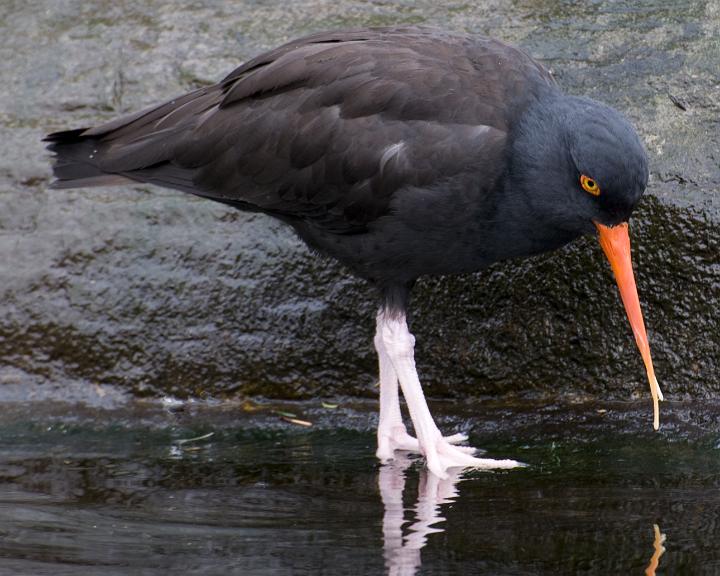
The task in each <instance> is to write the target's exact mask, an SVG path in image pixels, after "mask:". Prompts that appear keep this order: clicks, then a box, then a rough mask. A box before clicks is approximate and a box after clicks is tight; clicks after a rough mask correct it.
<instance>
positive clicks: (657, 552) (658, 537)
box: [645, 524, 665, 576]
mask: <svg viewBox="0 0 720 576" xmlns="http://www.w3.org/2000/svg"><path fill="white" fill-rule="evenodd" d="M653 531H654V532H655V540H654V542H653V555H652V558H650V564H648V567H647V568H645V576H655V570H657V567H658V565H659V564H660V556H662V555H663V552H665V546H663V544H664V543H665V534H663V533H662V532H660V527H659V526H658V525H657V524H653Z"/></svg>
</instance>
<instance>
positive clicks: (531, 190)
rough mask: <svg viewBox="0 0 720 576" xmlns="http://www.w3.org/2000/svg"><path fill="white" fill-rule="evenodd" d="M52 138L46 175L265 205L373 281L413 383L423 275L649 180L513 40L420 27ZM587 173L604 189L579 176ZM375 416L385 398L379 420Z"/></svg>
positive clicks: (542, 233) (632, 144) (241, 74)
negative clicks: (413, 324) (415, 317)
mask: <svg viewBox="0 0 720 576" xmlns="http://www.w3.org/2000/svg"><path fill="white" fill-rule="evenodd" d="M46 140H47V141H48V142H50V145H49V148H50V149H51V150H52V151H53V152H55V154H56V156H57V160H56V164H55V176H56V177H57V181H56V182H55V184H54V186H55V187H56V188H70V187H77V186H95V185H102V184H118V183H122V182H124V181H129V180H130V181H139V182H149V183H152V184H158V185H160V186H165V187H170V188H175V189H178V190H182V191H184V192H190V193H192V194H196V195H199V196H203V197H206V198H209V199H211V200H215V201H218V202H223V203H225V204H229V205H231V206H234V207H236V208H239V209H241V210H252V211H259V212H264V213H267V214H270V215H272V216H274V217H276V218H279V219H281V220H283V221H284V222H286V223H288V224H289V225H291V226H292V227H293V228H294V229H295V230H296V231H297V233H298V234H299V235H300V237H301V238H302V239H303V240H305V242H307V244H309V245H310V246H311V247H313V248H314V249H316V250H318V251H320V252H322V253H325V254H327V255H330V256H332V257H334V258H336V259H338V260H339V261H341V262H343V263H344V264H345V265H347V266H348V267H349V268H350V269H352V270H353V271H354V272H355V273H356V274H358V275H359V276H362V277H364V278H366V279H368V280H370V281H371V282H373V283H375V284H376V285H377V286H378V288H379V289H380V290H381V292H382V294H383V296H384V305H383V310H384V311H385V313H384V314H383V313H381V315H380V317H379V328H378V334H381V332H382V330H381V328H382V327H383V326H385V325H384V324H383V322H382V321H381V320H382V318H385V319H386V320H387V322H390V320H389V318H391V317H393V318H398V317H399V318H401V319H402V322H401V324H400V325H398V326H400V327H399V328H398V327H395V328H393V329H392V330H391V332H393V330H394V332H393V334H394V336H392V335H391V336H387V337H384V336H382V335H381V336H380V341H378V339H377V338H376V346H378V353H379V354H380V357H381V380H382V377H383V373H382V372H383V370H382V359H383V350H381V349H383V348H384V351H385V352H388V351H389V353H388V357H389V358H390V360H391V362H390V364H389V365H390V366H392V370H391V372H387V374H390V376H388V378H392V377H393V376H394V377H396V380H395V381H396V382H397V378H399V380H400V384H401V385H402V386H403V391H404V393H405V395H406V397H407V396H408V394H409V393H411V392H409V391H408V390H407V389H406V386H405V382H404V381H403V380H404V379H406V380H407V379H408V378H410V377H409V376H407V375H405V374H404V371H405V370H406V368H407V367H400V364H399V360H398V354H399V353H398V352H397V351H396V350H395V347H399V348H402V346H401V345H400V344H398V342H400V343H402V342H406V341H408V338H407V336H409V333H408V334H407V335H404V334H405V332H407V329H406V326H405V324H404V322H405V321H404V312H405V307H406V305H407V298H408V294H409V290H410V288H411V287H412V284H413V282H414V281H415V280H416V279H417V278H418V277H419V276H421V275H424V274H449V273H460V272H469V271H473V270H478V269H481V268H483V267H485V266H487V265H489V264H490V263H492V262H495V261H497V260H502V259H506V258H511V257H520V256H527V255H530V254H535V253H539V252H543V251H547V250H552V249H555V248H558V247H560V246H562V245H563V244H565V243H567V242H569V241H571V240H573V239H574V238H576V237H578V236H580V235H582V234H586V233H591V232H594V231H595V230H596V226H597V225H598V224H600V225H604V226H605V227H612V226H615V225H616V224H619V223H621V222H624V221H626V220H627V219H628V217H629V216H630V213H631V212H632V210H633V208H634V206H635V204H636V203H637V201H638V200H639V198H640V196H641V194H642V193H643V191H644V189H645V185H646V183H647V177H648V169H647V159H646V155H645V152H644V150H643V147H642V145H641V143H640V141H639V139H638V137H637V135H636V134H635V131H634V130H633V128H632V127H631V126H630V125H629V123H628V122H627V121H626V120H625V119H624V118H623V117H622V116H621V115H620V114H619V113H618V112H616V111H615V110H613V109H611V108H608V107H607V106H604V105H602V104H600V103H598V102H594V101H592V100H589V99H586V98H577V97H572V96H566V95H564V94H563V93H562V92H561V91H560V90H559V88H558V87H557V85H556V84H555V82H554V80H553V78H552V76H551V75H550V74H549V73H548V72H547V71H546V70H545V69H544V68H543V67H542V66H541V65H540V64H538V63H537V62H536V61H534V60H533V59H532V58H531V57H529V56H528V55H527V54H525V53H524V52H522V51H521V50H518V49H516V48H513V47H510V46H508V45H506V44H503V43H501V42H498V41H496V40H492V39H489V38H483V37H471V36H465V35H457V34H451V33H447V32H443V31H440V30H436V29H428V28H415V27H405V28H381V29H363V30H354V31H338V32H329V33H321V34H315V35H313V36H309V37H306V38H303V39H300V40H296V41H293V42H290V43H289V44H286V45H284V46H281V47H279V48H277V49H275V50H272V51H270V52H268V53H266V54H262V55H260V56H258V57H257V58H255V59H253V60H251V61H249V62H247V63H246V64H244V65H242V66H240V67H239V68H237V69H236V70H234V71H233V72H231V73H230V74H229V75H228V76H227V77H226V78H225V79H223V80H222V81H221V82H220V83H218V84H216V85H214V86H211V87H208V88H202V89H199V90H196V91H194V92H191V93H189V94H186V95H184V96H181V97H179V98H176V99H174V100H171V101H169V102H166V103H164V104H161V105H159V106H155V107H152V108H150V109H147V110H144V111H142V112H139V113H137V114H133V115H131V116H127V117H125V118H120V119H118V120H114V121H112V122H109V123H107V124H105V125H102V126H99V127H95V128H89V129H80V130H71V131H67V132H59V133H55V134H51V135H50V136H48V137H47V139H46ZM582 175H587V176H590V177H591V178H593V179H594V180H595V181H596V182H597V183H598V184H599V185H600V188H601V193H600V194H599V195H594V194H589V193H588V192H587V191H586V190H583V188H582V187H581V186H580V183H579V179H580V177H581V176H582ZM599 228H600V227H598V229H599ZM601 233H602V230H601ZM628 262H629V260H628ZM633 288H634V283H633ZM623 298H625V296H624V295H623ZM626 306H627V302H626ZM638 310H639V309H638ZM393 326H394V325H393ZM403 326H404V328H403ZM398 330H399V332H398ZM403 330H404V331H405V332H403ZM643 334H644V328H643ZM410 338H412V337H410ZM399 348H398V349H399ZM390 349H392V350H390ZM411 353H412V346H410V355H411ZM648 358H649V352H648ZM407 369H408V370H409V368H407ZM412 370H414V366H413V367H412ZM649 370H650V368H649ZM395 387H396V388H397V384H396V385H395ZM423 402H424V400H423ZM409 404H410V402H409ZM410 410H411V415H412V416H413V421H414V422H415V424H416V428H418V422H417V418H416V414H412V413H413V407H412V405H411V406H410ZM398 413H399V408H398ZM428 415H429V413H428ZM382 419H383V414H382V410H381V428H382ZM427 434H430V433H429V432H428V433H427ZM427 434H425V436H427ZM432 434H434V432H432ZM432 434H430V435H432ZM380 435H381V434H380V432H379V441H380ZM418 436H419V440H420V446H419V449H420V450H421V451H422V452H423V453H426V454H427V452H428V450H429V449H428V448H427V446H426V445H425V444H427V442H425V441H424V440H423V438H420V436H422V433H421V432H418ZM380 443H381V444H382V442H381V441H380ZM395 444H397V445H394V447H395V448H397V447H402V446H403V445H402V442H399V443H398V442H396V443H395ZM454 449H456V450H457V448H454ZM380 451H381V450H380V449H379V452H380ZM428 461H429V464H430V465H431V468H433V469H434V471H436V472H438V473H442V472H443V471H444V468H447V465H444V468H443V467H442V466H435V465H434V464H433V462H431V456H430V455H428ZM451 461H452V462H455V461H456V460H452V459H451ZM435 468H437V469H435Z"/></svg>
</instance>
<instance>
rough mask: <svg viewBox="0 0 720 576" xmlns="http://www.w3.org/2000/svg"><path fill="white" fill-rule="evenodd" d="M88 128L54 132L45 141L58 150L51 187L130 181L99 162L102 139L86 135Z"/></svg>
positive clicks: (52, 148)
mask: <svg viewBox="0 0 720 576" xmlns="http://www.w3.org/2000/svg"><path fill="white" fill-rule="evenodd" d="M87 130H88V129H87V128H79V129H76V130H66V131H64V132H54V133H52V134H49V135H48V136H46V137H45V138H44V139H43V141H44V142H49V144H48V147H47V148H48V150H50V151H51V152H54V153H55V163H54V165H53V175H54V176H55V178H56V180H55V182H53V183H52V184H51V186H52V188H60V189H62V188H82V187H88V186H113V185H117V184H127V182H128V178H126V177H124V176H122V175H120V174H108V173H106V172H103V171H102V170H101V169H100V166H99V162H98V160H99V153H98V150H99V143H98V142H97V140H96V139H95V138H93V137H92V136H85V135H84V134H85V132H87Z"/></svg>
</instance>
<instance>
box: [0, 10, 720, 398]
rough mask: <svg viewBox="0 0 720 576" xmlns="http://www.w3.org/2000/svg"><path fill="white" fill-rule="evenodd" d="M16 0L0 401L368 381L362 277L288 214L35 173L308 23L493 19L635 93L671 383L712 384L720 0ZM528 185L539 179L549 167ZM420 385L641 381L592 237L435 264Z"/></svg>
mask: <svg viewBox="0 0 720 576" xmlns="http://www.w3.org/2000/svg"><path fill="white" fill-rule="evenodd" d="M477 4H478V3H461V2H451V3H445V4H443V5H438V4H436V3H435V2H431V1H428V0H426V1H422V2H405V1H398V2H385V1H379V0H378V1H367V2H362V1H353V0H339V1H333V2H329V1H312V0H300V1H297V2H292V3H288V2H279V1H276V0H273V1H270V2H257V1H252V0H245V1H242V2H217V1H215V0H198V1H196V2H192V3H186V4H183V5H182V6H181V5H180V4H179V3H176V2H171V1H169V0H149V1H148V0H143V1H140V0H128V1H126V2H122V3H116V2H110V1H105V0H87V1H85V0H84V1H80V0H57V1H56V0H52V1H50V0H45V1H40V0H30V1H27V2H14V1H11V2H5V3H3V5H2V6H1V7H0V78H2V81H3V82H2V84H3V87H4V89H3V90H2V91H0V127H1V129H2V134H3V138H2V139H1V140H0V280H1V282H0V397H2V398H5V399H14V398H17V399H25V398H27V397H35V398H47V397H50V398H61V399H71V400H83V401H91V400H93V399H97V398H98V394H100V395H102V394H103V393H104V394H105V395H106V396H105V397H106V398H122V395H123V394H133V395H148V394H170V395H176V396H196V397H206V396H209V397H225V396H235V395H243V394H249V395H265V396H275V397H289V398H294V397H303V396H305V397H307V396H312V395H318V394H322V395H324V396H327V395H330V394H355V395H369V394H374V389H373V386H374V379H375V369H376V367H375V357H374V351H373V348H372V345H371V337H372V333H373V329H374V326H373V320H374V319H373V317H374V309H375V305H376V302H375V300H374V294H373V293H372V291H371V290H370V289H369V288H368V287H367V286H366V285H364V284H363V283H362V282H361V281H358V280H355V279H353V278H352V277H350V276H349V275H348V274H347V273H346V272H345V271H344V270H343V269H342V268H341V267H339V266H338V265H336V264H334V263H332V262H329V261H325V260H321V259H318V258H316V257H314V256H313V255H311V254H310V253H309V252H308V250H307V249H306V248H305V247H304V246H303V245H302V244H301V242H300V241H299V240H297V239H296V238H295V237H294V235H293V234H292V233H291V232H290V231H289V230H288V229H286V228H285V227H283V226H282V225H281V224H279V223H277V222H275V221H273V220H272V219H270V218H267V217H264V216H258V215H248V214H243V213H240V212H236V211H233V210H231V209H229V208H226V207H223V206H220V205H216V204H212V203H210V202H207V201H201V200H198V199H195V198H191V197H189V196H186V195H183V194H181V193H176V192H173V191H167V190H161V189H157V188H152V187H148V186H139V185H138V186H128V187H124V188H123V187H120V188H105V189H87V190H71V191H52V190H48V183H49V179H50V169H49V160H48V155H47V154H46V153H45V151H44V149H43V145H42V144H41V142H40V139H41V138H42V136H43V135H44V134H45V133H47V132H50V131H53V130H60V129H67V128H74V127H78V126H85V125H93V124H97V123H99V122H103V121H106V120H108V119H110V118H112V117H114V116H117V115H119V114H122V113H126V112H129V111H132V110H136V109H139V108H141V107H143V106H146V105H149V104H152V103H154V102H157V101H159V100H163V99H167V98H170V97H172V96H174V95H178V94H180V93H183V92H185V91H187V90H189V89H192V88H194V87H196V86H198V85H202V84H204V83H210V82H214V81H216V80H218V79H219V78H221V77H222V76H223V75H224V74H225V73H227V72H228V71H229V70H231V69H232V68H233V67H235V66H236V65H238V64H239V63H240V62H241V61H243V60H246V59H248V58H250V57H252V56H253V55H255V54H257V53H259V52H260V51H262V50H265V49H269V48H271V47H273V46H275V45H277V44H279V43H281V42H284V41H287V40H289V39H291V38H293V37H297V36H301V35H304V34H307V33H310V32H313V31H317V30H322V29H329V28H338V27H355V26H364V25H386V24H394V23H423V24H431V25H439V26H444V27H447V28H451V29H457V30H467V31H470V32H475V33H482V34H490V35H493V36H495V37H498V38H500V39H503V40H506V41H509V42H512V43H515V44H517V45H519V46H521V47H523V48H524V49H526V50H527V51H528V52H530V53H531V54H533V55H534V56H536V57H537V58H539V59H541V60H542V61H543V62H544V63H545V64H546V65H547V66H549V67H550V68H551V69H552V70H553V72H554V73H555V75H556V77H557V78H558V81H559V82H560V84H561V85H562V86H563V87H564V88H565V89H566V90H567V91H568V92H570V93H575V94H585V95H588V96H591V97H594V98H597V99H599V100H603V101H605V102H607V103H608V104H610V105H612V106H615V107H617V108H618V109H620V110H622V111H624V112H625V113H626V114H627V115H628V116H629V117H630V118H631V119H632V121H633V122H634V123H635V124H636V125H637V127H638V130H639V132H640V134H641V136H642V138H643V139H644V141H645V144H646V146H647V148H648V151H649V153H650V157H651V180H650V184H649V188H648V192H647V194H646V196H645V199H644V200H643V202H642V205H641V207H640V209H639V210H638V212H637V213H636V215H635V218H634V220H633V222H632V225H631V234H632V236H633V239H634V259H635V267H636V271H637V276H638V287H639V290H640V294H641V301H642V302H643V306H644V311H645V316H646V323H647V324H648V328H649V335H650V340H651V345H652V349H653V355H654V358H655V364H656V371H657V373H658V375H659V378H660V382H661V385H663V388H664V391H665V392H666V396H668V397H669V398H675V399H677V398H686V397H692V398H696V399H699V398H705V397H711V396H716V395H717V394H718V392H720V371H719V370H718V363H719V360H720V320H719V316H718V312H717V310H718V305H719V303H720V228H719V227H718V222H719V221H720V167H719V164H720V40H719V38H720V7H719V6H720V5H718V3H717V2H714V1H712V0H710V1H707V2H703V1H700V0H692V1H690V2H682V3H679V2H675V1H674V0H660V1H658V2H654V3H653V4H652V6H650V7H647V6H645V7H642V8H639V7H635V4H637V3H636V2H630V1H624V2H623V1H620V2H616V1H612V0H604V1H599V2H573V3H563V4H562V5H561V6H559V5H558V3H556V2H546V1H543V0H538V1H530V0H518V1H517V2H512V3H506V2H500V1H495V2H483V3H479V4H480V5H477ZM540 185H541V184H540ZM412 320H413V321H412V326H413V329H414V331H415V333H416V336H417V341H418V358H419V369H420V372H421V377H423V379H424V382H425V385H426V387H427V390H428V393H429V394H431V395H434V396H446V395H450V394H452V395H454V396H456V397H463V396H481V395H499V394H514V393H523V394H530V395H545V394H547V395H555V394H559V393H563V394H576V395H582V396H603V397H612V398H616V399H627V398H630V397H633V396H637V395H643V396H646V395H647V384H646V382H645V379H644V371H643V368H642V362H641V359H640V356H639V354H638V353H637V351H636V349H635V346H634V342H633V340H632V336H631V334H630V330H629V326H628V325H627V321H626V319H625V316H624V312H623V309H622V306H621V304H620V302H619V298H618V295H617V291H616V289H615V287H614V283H613V281H612V279H611V275H610V271H609V267H608V266H607V264H606V263H605V261H604V258H603V256H602V254H601V251H600V249H599V247H598V246H597V244H596V242H595V241H594V240H593V239H591V238H588V239H585V240H582V241H579V242H576V243H574V244H573V245H571V246H568V247H567V248H565V249H563V250H561V251H560V252H558V253H555V254H552V255H547V256H543V257H539V258H534V259H531V260H528V261H523V262H509V263H504V264H500V265H496V266H494V267H492V268H491V269H489V270H487V271H485V272H483V273H479V274H475V275H471V276H464V277H453V278H443V279H425V280H423V281H422V282H420V284H419V286H418V288H417V289H416V291H415V295H414V301H413V318H412Z"/></svg>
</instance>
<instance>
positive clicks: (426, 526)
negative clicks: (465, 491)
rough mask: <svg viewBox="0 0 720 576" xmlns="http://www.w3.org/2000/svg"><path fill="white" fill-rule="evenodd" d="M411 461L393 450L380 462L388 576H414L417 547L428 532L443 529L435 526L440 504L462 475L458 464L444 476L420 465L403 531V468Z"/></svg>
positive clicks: (450, 495) (447, 499) (454, 494)
mask: <svg viewBox="0 0 720 576" xmlns="http://www.w3.org/2000/svg"><path fill="white" fill-rule="evenodd" d="M412 462H413V461H412V460H410V459H409V458H408V457H407V456H406V455H404V454H402V453H398V452H396V453H395V459H394V460H392V461H390V462H389V463H387V464H384V465H383V466H382V467H381V468H380V473H379V475H378V486H379V487H380V497H381V498H382V502H383V506H384V507H385V514H384V516H383V549H384V555H385V566H386V567H387V574H388V576H414V574H415V573H416V571H417V569H418V568H419V567H420V564H421V556H420V551H421V550H422V548H423V547H424V546H425V544H426V543H427V537H428V535H429V534H433V533H435V532H442V531H443V530H442V528H437V527H436V526H435V525H436V524H438V523H440V522H443V521H444V520H445V518H444V517H443V516H442V515H441V507H442V505H443V504H447V503H449V502H452V501H453V500H455V498H456V497H457V494H458V491H457V484H458V482H459V481H460V480H461V479H462V478H461V474H462V468H453V469H450V470H448V478H447V479H445V480H442V479H440V478H438V477H437V476H435V475H434V474H432V473H431V472H428V471H427V470H426V469H425V468H423V469H422V470H421V471H420V478H419V481H418V497H417V502H416V503H415V506H414V508H412V509H410V513H411V515H412V516H413V517H412V518H411V519H409V520H408V522H411V524H410V526H408V527H407V529H406V530H405V534H403V525H404V524H406V520H405V507H404V506H403V490H404V489H405V482H406V471H407V469H408V468H409V467H410V465H411V464H412Z"/></svg>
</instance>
